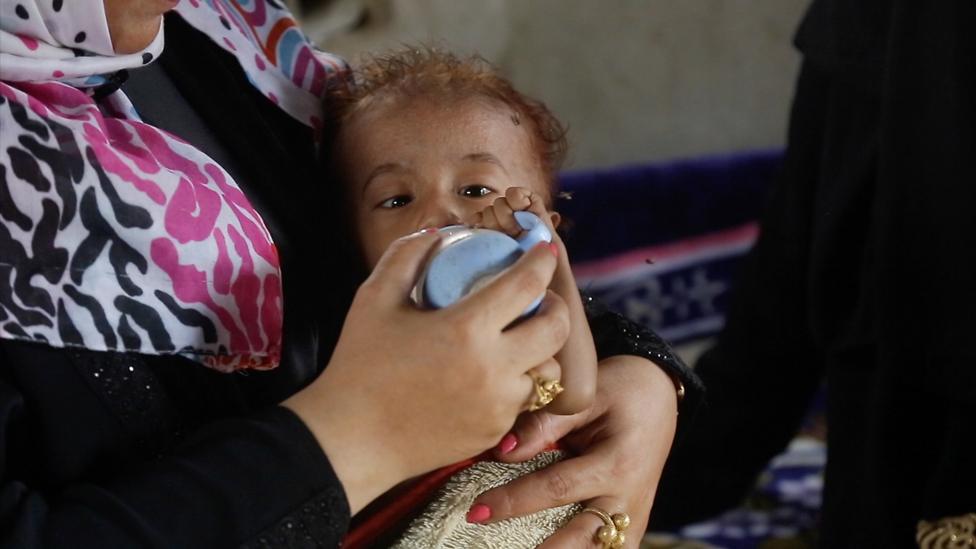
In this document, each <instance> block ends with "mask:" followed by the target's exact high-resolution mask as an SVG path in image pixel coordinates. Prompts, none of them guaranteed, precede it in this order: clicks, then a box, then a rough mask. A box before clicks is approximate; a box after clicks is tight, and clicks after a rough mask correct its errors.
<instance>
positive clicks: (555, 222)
mask: <svg viewBox="0 0 976 549" xmlns="http://www.w3.org/2000/svg"><path fill="white" fill-rule="evenodd" d="M562 220H563V218H562V216H561V215H559V212H552V213H550V214H549V221H552V228H554V229H558V228H559V222H560V221H562Z"/></svg>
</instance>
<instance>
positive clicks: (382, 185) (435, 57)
mask: <svg viewBox="0 0 976 549" xmlns="http://www.w3.org/2000/svg"><path fill="white" fill-rule="evenodd" d="M357 76H358V77H357V79H356V83H355V85H354V86H351V87H350V88H349V89H342V90H336V91H335V92H334V93H333V94H332V95H331V96H330V98H329V99H328V101H327V104H326V113H327V115H328V117H329V119H330V123H329V124H327V126H328V127H329V128H331V129H332V130H333V131H335V134H334V135H333V136H332V139H329V140H328V144H329V149H328V150H326V151H325V157H326V162H327V164H328V168H329V169H330V170H331V172H332V173H336V174H338V175H339V178H340V180H341V182H342V189H343V192H344V194H345V196H344V203H343V204H344V207H345V212H346V214H347V216H348V218H349V219H348V221H349V223H350V224H351V226H352V227H353V229H354V232H355V235H356V239H357V240H358V242H357V244H358V249H359V253H360V255H361V257H362V260H363V262H364V263H365V266H366V267H367V268H368V269H372V268H373V267H374V266H375V264H376V263H377V261H378V260H379V258H380V256H382V254H383V252H384V251H385V250H386V248H387V247H388V246H389V245H390V244H391V243H392V242H393V241H394V240H396V239H397V238H399V237H401V236H404V235H407V234H410V233H413V232H416V231H418V230H421V229H424V228H440V227H444V226H448V225H457V224H466V225H471V226H475V227H481V228H490V229H496V230H499V231H503V232H505V233H507V234H509V235H511V236H513V237H514V236H518V235H519V233H520V232H521V227H520V226H519V224H518V223H517V222H516V220H515V218H514V212H515V211H520V210H525V211H529V212H532V213H535V214H536V215H537V216H539V217H540V218H541V219H542V220H543V221H544V222H545V223H546V224H547V225H549V228H550V230H551V232H552V234H553V245H552V250H553V253H555V254H556V255H557V258H558V267H557V269H556V272H555V275H554V277H553V280H552V283H551V286H550V290H552V291H553V292H555V293H557V294H558V295H559V296H560V297H562V299H563V300H564V301H565V302H566V304H567V305H568V307H569V315H570V324H571V328H570V336H569V339H568V341H567V343H566V345H565V347H564V348H563V349H562V350H561V351H560V352H559V353H558V355H557V356H556V357H555V358H556V361H557V362H558V364H559V368H558V369H557V368H555V365H548V366H547V365H542V366H540V367H539V369H538V371H537V374H538V376H539V377H540V378H542V379H554V378H558V379H559V381H560V383H561V385H562V386H563V387H564V391H563V392H562V393H560V394H559V396H558V397H557V398H556V399H555V400H554V401H553V402H552V403H551V404H549V405H548V406H547V407H546V410H547V411H550V412H553V413H559V414H573V413H577V412H580V411H582V410H584V409H586V408H587V407H588V406H589V405H590V402H591V400H592V398H593V395H594V392H595V386H596V364H597V358H596V352H595V350H594V346H593V338H592V336H591V334H590V331H589V327H588V325H587V321H586V316H585V313H584V310H583V304H582V301H581V299H580V295H579V291H578V290H577V287H576V282H575V280H574V279H573V275H572V272H571V271H570V265H569V258H568V257H567V254H566V248H565V246H564V245H563V243H562V241H561V240H560V238H559V236H558V234H557V233H556V231H555V228H556V227H557V226H558V225H559V221H560V218H559V214H558V213H556V212H554V211H553V194H554V187H555V180H556V172H557V171H558V168H559V166H560V164H561V162H562V160H563V157H564V156H565V151H566V139H565V130H564V129H563V127H562V125H561V124H560V123H559V121H558V120H556V118H555V117H554V116H553V115H552V113H551V112H550V111H549V110H548V109H547V108H546V106H545V105H543V104H542V103H540V102H538V101H535V100H533V99H530V98H528V97H526V96H524V95H523V94H521V93H519V92H518V91H516V90H515V89H514V88H513V87H512V85H511V84H510V83H509V82H508V81H507V80H505V79H504V78H502V77H501V76H499V75H498V74H497V73H496V71H495V70H494V69H493V68H492V67H491V66H490V65H488V64H487V63H486V62H484V61H482V60H480V59H477V58H471V59H463V60H462V59H459V58H458V57H456V56H453V55H451V54H448V53H444V52H441V51H438V50H434V49H427V48H424V49H410V50H404V51H401V52H396V53H393V54H390V55H387V56H379V57H373V58H371V59H370V60H369V61H368V62H367V63H365V64H364V65H363V66H361V67H360V68H359V70H358V71H357ZM513 320H514V319H513ZM527 398H528V395H527ZM528 404H530V403H529V402H528V401H527V405H528ZM507 443H508V444H511V443H510V442H506V440H504V439H503V441H502V442H501V446H504V445H505V444H507ZM524 472H525V471H521V472H519V473H518V474H522V473H524ZM495 473H497V472H494V473H492V474H493V475H495ZM495 476H497V475H495ZM485 488H486V487H484V486H482V487H481V490H483V489H485ZM475 495H477V494H476V493H474V494H471V498H472V499H473V497H474V496H475ZM457 507H458V508H459V509H461V512H464V511H466V510H467V507H466V506H463V505H458V506H457ZM564 514H565V513H564ZM442 518H443V517H442ZM564 518H565V517H564ZM547 520H549V519H547ZM553 521H554V519H552V520H549V522H550V523H551V524H549V525H548V526H547V528H549V529H550V530H551V529H552V528H554V527H556V526H558V524H557V523H556V522H558V521H556V522H553ZM462 522H463V521H462ZM550 533H551V532H550ZM496 541H497V540H496ZM408 545H409V544H408ZM408 545H405V546H408Z"/></svg>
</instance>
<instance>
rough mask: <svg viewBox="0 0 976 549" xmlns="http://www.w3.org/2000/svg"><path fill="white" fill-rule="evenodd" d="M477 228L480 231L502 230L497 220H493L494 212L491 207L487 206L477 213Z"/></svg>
mask: <svg viewBox="0 0 976 549" xmlns="http://www.w3.org/2000/svg"><path fill="white" fill-rule="evenodd" d="M477 227H478V228H480V229H492V230H495V231H500V230H502V227H501V225H500V224H499V223H498V219H497V218H495V210H494V209H493V208H492V207H491V206H488V207H487V208H485V209H484V210H481V211H480V212H479V213H478V223H477Z"/></svg>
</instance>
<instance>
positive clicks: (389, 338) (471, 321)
mask: <svg viewBox="0 0 976 549" xmlns="http://www.w3.org/2000/svg"><path fill="white" fill-rule="evenodd" d="M439 238H440V237H439V235H438V234H437V233H436V231H431V232H421V233H417V234H414V235H410V236H407V237H404V238H402V239H400V240H398V241H396V242H394V244H393V245H392V246H391V247H390V249H388V250H387V252H386V253H385V254H384V255H383V257H382V259H380V261H379V263H378V265H377V266H376V268H375V269H374V271H373V273H372V275H371V276H370V277H369V278H368V279H367V280H366V282H365V283H363V285H362V286H361V287H360V288H359V291H358V292H357V293H356V296H355V299H354V300H353V303H352V306H351V308H350V311H349V314H348V315H347V317H346V320H345V324H344V325H343V330H342V334H341V335H340V338H339V341H338V343H337V345H336V348H335V351H334V352H333V355H332V358H331V360H330V361H329V365H328V367H327V368H326V369H325V371H324V372H323V373H322V375H321V376H319V378H318V379H316V380H315V381H314V382H313V383H312V384H311V385H309V386H308V387H307V388H305V389H303V390H302V391H300V392H299V393H297V394H296V395H294V396H293V397H291V398H289V399H288V400H287V401H285V402H284V403H283V404H284V406H286V407H289V408H290V409H292V410H293V411H294V412H295V413H296V414H297V415H298V416H299V417H300V418H301V419H302V420H303V421H304V422H305V423H306V425H308V427H309V429H310V430H311V431H312V433H313V434H314V435H315V437H316V438H317V440H318V441H319V443H320V444H321V446H322V448H323V450H324V451H325V453H326V454H327V455H328V456H329V460H330V461H331V463H332V466H333V468H334V469H335V471H336V474H337V475H338V477H339V479H340V480H341V481H342V483H343V486H344V488H345V490H346V494H347V496H348V498H349V503H350V507H351V509H352V512H353V513H355V512H356V511H358V510H359V509H361V508H362V507H363V506H364V505H365V504H366V503H368V502H369V501H371V500H372V499H373V498H375V497H376V496H378V495H379V494H381V493H382V492H384V491H386V490H387V489H389V488H391V487H392V486H394V485H395V484H396V483H398V482H400V481H403V480H405V479H407V478H410V477H413V476H416V475H418V474H421V473H424V472H427V471H430V470H432V469H434V468H436V467H440V466H443V465H447V464H449V463H454V462H456V461H459V460H461V459H465V458H468V457H471V456H473V455H476V454H478V453H480V452H482V451H484V450H485V449H486V448H490V447H491V446H492V445H494V444H496V443H497V442H498V440H499V439H500V438H501V437H502V435H503V434H505V433H506V432H507V431H508V430H509V429H510V428H511V427H512V425H513V423H514V421H515V418H516V416H517V415H518V413H519V412H520V411H522V410H524V409H526V408H527V406H528V404H529V403H530V402H531V399H530V395H532V394H533V383H532V380H531V379H530V378H529V376H528V375H526V372H527V371H529V370H530V369H532V368H536V370H537V371H538V372H539V374H540V375H543V376H546V377H554V378H558V377H559V375H560V372H559V366H558V363H556V361H554V360H553V358H552V357H553V355H555V354H556V352H557V351H558V350H559V349H560V348H561V347H562V346H563V344H564V343H565V340H566V337H567V333H568V331H569V322H568V318H567V311H566V305H565V304H564V303H563V301H562V299H560V298H559V297H558V296H556V295H555V294H553V293H552V292H549V293H548V294H547V296H546V299H545V300H544V301H543V303H542V306H541V308H540V309H539V311H538V313H537V314H536V315H534V316H533V317H532V318H530V319H527V320H525V321H524V322H521V323H519V324H518V325H516V326H515V327H513V328H511V329H508V330H504V331H503V329H504V328H505V327H506V326H508V325H509V324H510V323H511V322H512V320H514V319H515V318H518V316H519V315H520V314H521V312H522V311H524V310H525V309H526V307H528V306H529V304H530V303H531V302H532V301H533V300H534V299H535V298H537V297H538V296H539V295H540V294H542V293H543V292H545V291H546V286H547V285H548V284H549V281H550V278H551V277H552V273H553V271H554V270H555V268H556V258H555V257H554V254H553V253H552V251H551V250H550V248H549V246H548V245H541V246H537V247H536V248H533V249H532V250H530V251H529V252H528V253H526V254H525V255H524V256H523V257H522V258H520V260H519V261H518V262H517V263H516V264H515V265H513V266H512V268H510V269H509V270H508V271H506V272H505V273H504V274H503V275H502V276H500V277H498V278H497V279H495V280H494V281H493V282H492V283H490V284H489V285H487V286H486V287H484V288H482V289H481V290H479V291H478V292H475V293H473V294H471V295H469V296H467V297H465V298H464V299H462V300H461V301H459V302H458V303H456V304H455V305H453V306H451V307H448V308H445V309H440V310H435V311H425V310H420V309H418V308H417V307H416V306H415V305H414V304H413V303H412V302H411V301H410V299H409V297H408V296H409V293H410V290H411V288H412V287H413V285H414V283H415V282H416V280H417V276H418V273H419V271H420V270H421V267H422V265H423V263H424V260H425V258H426V257H427V255H428V254H429V253H430V251H431V249H432V248H433V246H434V244H435V243H436V242H437V241H438V239H439Z"/></svg>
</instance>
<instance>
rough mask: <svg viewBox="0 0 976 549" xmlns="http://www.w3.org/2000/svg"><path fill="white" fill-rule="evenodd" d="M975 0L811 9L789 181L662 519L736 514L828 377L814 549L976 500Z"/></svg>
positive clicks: (771, 209) (712, 359)
mask: <svg viewBox="0 0 976 549" xmlns="http://www.w3.org/2000/svg"><path fill="white" fill-rule="evenodd" d="M973 21H976V4H974V3H972V2H968V1H945V2H915V1H911V0H904V1H902V0H892V1H884V0H871V1H858V2H850V1H847V0H821V1H816V2H814V3H813V5H812V6H811V8H810V10H809V11H808V13H807V16H806V17H805V19H804V21H803V23H802V25H801V26H800V30H799V32H798V34H797V39H796V41H797V46H798V47H799V48H800V50H801V51H802V52H803V53H804V63H803V67H802V71H801V74H800V76H799V80H798V82H797V88H796V96H795V98H794V103H793V109H792V113H791V122H790V131H789V144H788V150H787V155H786V161H785V166H784V173H783V174H782V177H781V178H780V180H779V181H778V182H777V184H776V185H775V187H774V188H773V190H772V193H771V195H770V197H769V203H768V205H767V208H766V213H765V214H764V217H763V219H762V229H761V234H760V237H759V241H758V243H757V245H756V247H755V249H754V250H753V252H752V253H751V255H750V257H749V259H748V261H747V262H746V265H745V266H744V268H743V271H742V272H741V274H740V279H739V282H738V285H737V287H736V290H735V297H734V299H733V305H732V310H731V312H730V314H729V317H728V319H727V325H726V328H725V330H724V332H723V333H722V334H721V336H720V338H719V341H718V343H717V344H716V346H715V347H714V348H713V349H711V350H710V351H709V352H707V353H706V354H705V355H703V357H702V358H701V360H700V361H699V363H698V366H697V368H696V372H697V373H698V374H699V375H700V376H701V377H702V379H703V380H704V382H705V383H706V384H707V385H708V387H709V397H708V402H707V404H706V405H704V406H703V407H702V409H701V410H700V411H699V414H698V420H697V421H696V424H695V425H694V428H693V429H690V430H688V431H686V435H687V436H686V437H685V439H684V440H683V441H680V442H679V445H678V446H677V447H676V448H675V451H674V453H673V455H672V457H673V459H672V462H671V463H670V464H669V466H668V468H667V469H666V471H665V476H664V479H663V482H662V486H661V490H660V492H659V494H658V498H657V505H656V507H655V511H654V514H653V515H652V519H653V520H652V523H653V524H654V525H656V526H668V525H674V524H677V523H681V522H687V521H690V520H695V519H701V518H705V517H706V516H708V515H711V514H714V513H717V512H719V511H720V510H722V509H724V508H728V507H731V506H734V505H735V504H736V503H737V502H738V501H739V500H740V499H741V498H742V497H743V495H744V494H745V493H746V491H747V490H748V489H749V488H750V487H751V485H752V483H753V482H754V481H755V478H756V476H757V474H758V473H759V471H760V470H761V469H762V468H763V467H764V466H765V464H766V463H767V462H768V460H769V459H770V458H771V457H772V456H773V455H775V454H776V453H778V452H779V451H781V450H782V449H783V448H784V447H785V446H786V444H787V442H788V441H789V439H790V438H791V437H792V436H793V434H794V433H795V432H796V429H797V428H798V426H799V424H800V421H801V419H802V417H803V414H804V412H805V410H806V409H807V406H808V405H809V404H810V400H811V397H812V396H813V394H814V393H815V392H816V391H817V390H818V388H819V387H820V386H821V384H822V383H824V382H825V383H826V391H827V419H828V440H827V445H828V450H827V451H828V459H827V469H826V474H825V489H824V499H823V508H822V529H821V539H820V543H821V545H822V546H824V547H830V548H843V547H851V548H869V547H883V548H895V547H914V546H915V542H914V536H915V529H916V524H917V522H918V521H919V520H920V519H934V518H939V517H947V516H956V515H961V514H963V513H966V512H972V511H974V510H976V467H974V466H973V464H974V463H976V462H974V461H973V460H974V458H973V456H976V423H974V419H976V347H974V346H973V345H972V341H971V340H972V334H973V333H976V215H974V213H973V209H974V207H976V167H974V166H976V164H974V163H973V162H974V159H976V35H974V34H973V33H972V29H971V27H972V23H973Z"/></svg>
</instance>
